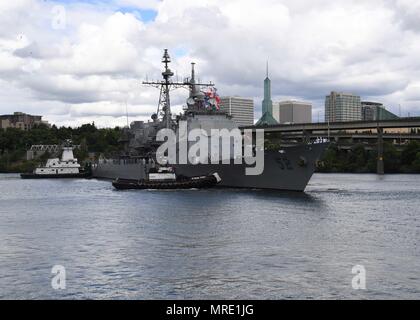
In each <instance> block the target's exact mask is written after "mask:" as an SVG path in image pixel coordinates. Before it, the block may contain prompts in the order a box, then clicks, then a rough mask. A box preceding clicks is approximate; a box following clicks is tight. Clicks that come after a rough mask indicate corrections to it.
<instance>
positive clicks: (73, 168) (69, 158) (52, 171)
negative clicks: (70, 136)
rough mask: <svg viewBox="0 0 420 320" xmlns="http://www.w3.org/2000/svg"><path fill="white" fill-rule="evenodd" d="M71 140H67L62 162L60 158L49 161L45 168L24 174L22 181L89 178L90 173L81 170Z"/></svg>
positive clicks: (41, 167)
mask: <svg viewBox="0 0 420 320" xmlns="http://www.w3.org/2000/svg"><path fill="white" fill-rule="evenodd" d="M73 149H74V147H73V145H72V143H71V140H67V141H66V142H65V144H64V146H63V154H62V156H61V160H60V159H59V158H52V159H48V160H47V163H46V164H45V166H40V167H38V168H36V169H35V170H34V171H33V172H31V173H22V174H21V175H20V176H21V178H22V179H62V178H88V177H89V176H90V172H89V171H88V170H84V169H82V168H81V166H80V164H79V163H78V162H77V159H76V158H75V157H74V155H73Z"/></svg>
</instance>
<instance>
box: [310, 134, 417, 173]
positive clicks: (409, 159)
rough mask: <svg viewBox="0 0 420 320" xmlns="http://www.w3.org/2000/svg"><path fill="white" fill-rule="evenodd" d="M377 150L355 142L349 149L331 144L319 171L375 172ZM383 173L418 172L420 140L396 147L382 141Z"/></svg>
mask: <svg viewBox="0 0 420 320" xmlns="http://www.w3.org/2000/svg"><path fill="white" fill-rule="evenodd" d="M377 159H378V153H377V150H375V149H374V150H367V149H366V148H365V146H364V145H363V144H356V145H354V146H353V147H352V148H351V149H350V150H345V149H341V148H339V146H338V145H336V144H332V145H331V146H330V147H329V148H328V149H327V151H326V152H325V154H324V156H323V158H322V161H321V165H320V167H319V169H318V171H320V172H330V173H331V172H344V173H375V172H376V166H377ZM384 166H385V173H420V142H418V141H411V142H409V143H408V144H406V145H403V146H401V147H400V148H397V147H396V146H395V145H394V144H392V143H390V142H384Z"/></svg>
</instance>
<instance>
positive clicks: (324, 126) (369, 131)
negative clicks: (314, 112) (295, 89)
mask: <svg viewBox="0 0 420 320" xmlns="http://www.w3.org/2000/svg"><path fill="white" fill-rule="evenodd" d="M245 129H248V130H252V131H255V130H258V129H264V133H265V134H266V135H267V134H268V135H273V136H275V137H277V139H280V140H302V141H307V142H309V141H313V140H316V139H318V138H328V139H330V140H331V141H333V140H335V141H336V142H339V141H340V140H345V141H346V142H347V144H346V145H347V148H348V146H349V143H348V142H349V141H350V142H354V143H356V142H361V141H365V142H366V141H367V142H369V145H372V144H371V143H372V139H376V147H377V150H378V166H377V171H378V174H383V173H384V159H383V148H384V146H383V143H384V140H393V141H394V142H395V143H397V144H402V143H405V142H406V141H408V140H420V117H411V118H400V119H396V120H378V121H351V122H333V123H299V124H278V125H266V126H247V127H241V130H245ZM390 129H407V130H406V133H404V132H393V130H390Z"/></svg>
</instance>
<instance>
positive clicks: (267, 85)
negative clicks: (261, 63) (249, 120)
mask: <svg viewBox="0 0 420 320" xmlns="http://www.w3.org/2000/svg"><path fill="white" fill-rule="evenodd" d="M273 124H278V122H277V121H276V120H275V119H274V117H273V101H272V100H271V80H270V78H269V76H268V61H267V70H266V78H265V80H264V100H263V101H262V117H261V119H260V120H258V122H257V124H256V125H257V126H262V125H273Z"/></svg>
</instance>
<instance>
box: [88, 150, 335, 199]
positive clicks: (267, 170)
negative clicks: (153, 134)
mask: <svg viewBox="0 0 420 320" xmlns="http://www.w3.org/2000/svg"><path fill="white" fill-rule="evenodd" d="M327 145H328V143H318V144H306V145H305V144H302V145H295V146H288V147H284V148H282V149H281V150H279V151H266V152H265V155H264V172H263V173H262V174H261V175H257V176H252V175H246V168H247V167H248V166H247V165H246V164H242V165H239V164H208V165H206V164H198V165H192V164H186V165H172V167H174V168H175V170H176V173H177V175H182V176H185V177H194V176H205V175H210V174H213V173H216V172H217V173H218V174H219V176H220V178H221V179H222V181H221V182H220V183H219V184H218V185H217V186H218V187H232V188H249V189H273V190H287V191H304V190H305V188H306V186H307V184H308V182H309V180H310V179H311V177H312V175H313V173H314V171H315V169H316V163H317V161H318V160H319V159H320V157H321V155H322V153H323V152H324V150H325V149H326V147H327ZM147 172H148V164H147V163H145V161H144V160H139V161H137V160H136V161H134V160H133V159H130V160H129V161H128V160H120V159H114V160H108V161H106V162H103V163H98V164H97V165H96V166H95V167H94V168H93V177H95V178H101V179H117V178H120V179H135V180H140V179H144V178H145V177H146V174H147Z"/></svg>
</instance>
